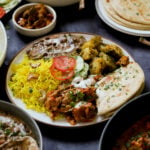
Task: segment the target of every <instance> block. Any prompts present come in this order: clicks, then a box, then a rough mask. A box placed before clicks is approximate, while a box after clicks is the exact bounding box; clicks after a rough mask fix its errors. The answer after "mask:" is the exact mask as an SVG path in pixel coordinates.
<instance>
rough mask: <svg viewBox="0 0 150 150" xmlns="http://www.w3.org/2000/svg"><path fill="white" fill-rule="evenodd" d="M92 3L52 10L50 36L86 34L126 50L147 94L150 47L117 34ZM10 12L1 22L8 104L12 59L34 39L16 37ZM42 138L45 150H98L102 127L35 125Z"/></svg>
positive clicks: (0, 94) (0, 76)
mask: <svg viewBox="0 0 150 150" xmlns="http://www.w3.org/2000/svg"><path fill="white" fill-rule="evenodd" d="M94 3H95V1H94V0H86V8H85V9H84V10H80V11H79V10H78V4H75V5H73V6H68V7H63V8H54V9H55V10H56V12H57V16H58V19H57V25H56V28H55V29H54V30H53V31H52V32H51V33H49V34H52V33H58V32H89V33H95V34H99V35H101V36H103V37H105V38H108V39H110V40H112V41H114V42H116V43H118V44H120V45H121V46H122V47H123V48H124V49H126V50H127V51H128V52H129V53H130V54H131V55H132V56H133V58H134V59H135V60H136V61H137V62H138V63H139V64H140V65H141V67H142V68H143V70H144V73H145V78H146V81H145V88H144V91H143V93H145V92H148V91H149V90H150V63H149V62H150V47H147V46H144V45H142V44H140V43H139V42H138V38H139V37H134V36H130V35H126V34H123V33H120V32H118V31H115V30H113V29H112V28H111V27H109V26H107V25H106V24H105V23H104V22H103V21H102V20H101V19H100V18H99V16H98V15H97V13H96V10H95V4H94ZM11 16H12V12H10V13H9V14H8V15H7V16H6V17H5V18H4V20H3V23H4V25H5V26H9V27H10V28H9V29H7V36H8V49H7V55H6V59H5V61H4V63H3V65H2V67H1V68H0V99H2V100H4V101H8V102H10V101H9V99H8V97H7V94H6V92H5V77H6V73H7V68H8V66H9V63H10V61H11V59H12V58H13V57H14V56H15V55H16V54H17V52H18V51H20V50H21V49H22V48H23V47H24V46H25V45H26V44H28V43H29V42H31V41H33V40H35V39H36V38H29V37H24V36H22V35H20V34H18V33H17V32H16V31H15V29H14V28H13V25H12V20H11ZM38 125H39V127H40V129H41V132H42V135H43V143H44V150H97V149H98V144H99V138H100V135H101V132H102V129H103V127H104V125H105V123H102V124H97V125H93V126H90V127H86V128H80V129H62V128H57V127H52V126H47V125H44V124H41V123H39V122H38Z"/></svg>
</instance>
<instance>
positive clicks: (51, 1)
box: [26, 0, 80, 7]
mask: <svg viewBox="0 0 150 150" xmlns="http://www.w3.org/2000/svg"><path fill="white" fill-rule="evenodd" d="M26 1H28V2H38V3H44V4H48V5H51V6H56V7H60V6H68V5H72V4H75V3H77V2H79V1H80V0H26Z"/></svg>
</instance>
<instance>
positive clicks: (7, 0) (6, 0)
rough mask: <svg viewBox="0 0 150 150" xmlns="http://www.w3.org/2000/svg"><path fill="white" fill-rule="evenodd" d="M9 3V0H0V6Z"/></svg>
mask: <svg viewBox="0 0 150 150" xmlns="http://www.w3.org/2000/svg"><path fill="white" fill-rule="evenodd" d="M9 2H10V0H0V5H1V6H2V5H5V4H7V3H9Z"/></svg>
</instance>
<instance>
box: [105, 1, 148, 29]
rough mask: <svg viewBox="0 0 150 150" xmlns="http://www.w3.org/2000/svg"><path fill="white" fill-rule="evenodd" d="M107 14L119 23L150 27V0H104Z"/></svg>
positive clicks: (133, 26) (137, 27) (134, 26)
mask: <svg viewBox="0 0 150 150" xmlns="http://www.w3.org/2000/svg"><path fill="white" fill-rule="evenodd" d="M103 4H104V7H105V9H106V12H107V15H108V16H109V17H110V19H112V20H113V21H115V22H116V23H118V24H121V25H123V26H126V27H129V28H133V29H139V30H149V29H150V15H149V14H150V8H149V1H148V0H143V1H139V0H135V1H130V0H126V1H124V0H119V1H117V0H111V1H108V0H103Z"/></svg>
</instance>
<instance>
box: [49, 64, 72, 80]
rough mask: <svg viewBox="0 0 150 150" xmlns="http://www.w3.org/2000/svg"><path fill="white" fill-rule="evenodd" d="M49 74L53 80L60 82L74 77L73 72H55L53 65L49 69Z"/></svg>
mask: <svg viewBox="0 0 150 150" xmlns="http://www.w3.org/2000/svg"><path fill="white" fill-rule="evenodd" d="M50 72H51V74H52V76H53V77H54V78H55V79H57V80H62V81H63V80H68V79H70V78H71V77H73V75H74V70H71V71H65V72H64V71H63V72H62V71H59V70H57V69H56V68H55V66H54V65H52V66H51V67H50Z"/></svg>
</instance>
